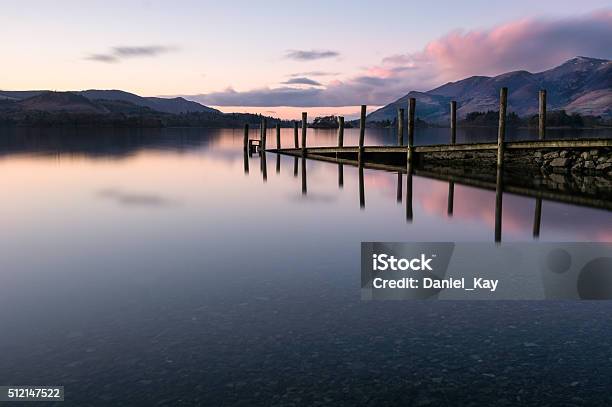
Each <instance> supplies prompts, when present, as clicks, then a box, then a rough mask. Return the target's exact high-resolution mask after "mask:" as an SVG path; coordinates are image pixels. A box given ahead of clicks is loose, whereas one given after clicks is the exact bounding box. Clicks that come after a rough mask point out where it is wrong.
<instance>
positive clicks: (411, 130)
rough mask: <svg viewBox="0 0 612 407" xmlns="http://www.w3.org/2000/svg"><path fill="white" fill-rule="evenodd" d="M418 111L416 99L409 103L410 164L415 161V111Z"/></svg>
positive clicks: (411, 99)
mask: <svg viewBox="0 0 612 407" xmlns="http://www.w3.org/2000/svg"><path fill="white" fill-rule="evenodd" d="M415 110H416V99H415V98H410V100H409V101H408V157H407V159H408V162H410V163H412V162H413V161H414V151H413V150H414V148H413V147H414V111H415Z"/></svg>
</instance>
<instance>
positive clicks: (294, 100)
mask: <svg viewBox="0 0 612 407" xmlns="http://www.w3.org/2000/svg"><path fill="white" fill-rule="evenodd" d="M609 38H612V10H602V11H598V12H594V13H590V14H586V15H582V16H573V17H569V18H563V19H535V18H534V19H521V20H517V21H512V22H508V23H505V24H502V25H498V26H495V27H492V28H489V29H485V30H473V31H453V32H450V33H448V34H447V35H445V36H442V37H440V38H438V39H436V40H433V41H431V42H430V43H429V44H427V45H426V46H425V47H424V48H423V49H422V50H421V51H419V52H415V53H405V54H397V55H390V56H388V57H386V58H384V59H383V60H382V61H381V63H380V64H379V65H376V66H371V67H369V68H367V69H365V70H364V71H362V72H360V73H359V74H357V75H355V76H353V77H352V78H349V79H346V80H342V81H340V80H333V81H330V82H329V83H328V84H327V85H326V86H325V87H317V88H301V89H298V88H293V87H287V86H284V87H280V88H260V89H254V90H250V91H246V92H237V91H235V90H233V89H231V88H230V89H228V90H226V91H221V92H213V93H209V94H205V95H195V96H188V98H190V99H193V100H197V101H199V102H202V103H204V104H211V105H217V106H295V107H298V106H299V107H315V106H350V105H359V104H364V103H365V104H369V105H383V104H386V103H389V102H391V101H393V100H395V99H397V98H399V97H401V96H403V95H404V94H406V93H408V92H409V91H411V90H419V91H425V90H429V89H432V88H434V87H436V86H439V85H441V84H443V83H445V82H448V81H455V80H459V79H463V78H465V77H467V76H471V75H496V74H500V73H503V72H507V71H511V70H518V69H526V70H530V71H532V72H537V71H541V70H544V69H548V68H552V67H554V66H556V65H559V64H560V63H562V62H564V61H566V60H568V59H570V58H573V57H575V56H578V55H583V56H589V57H596V58H606V59H610V58H612V48H611V47H610V44H609V42H610V41H609ZM319 52H322V51H319ZM310 76H313V75H310ZM304 77H306V76H305V75H304ZM287 82H289V81H287ZM287 84H288V83H284V84H283V85H287Z"/></svg>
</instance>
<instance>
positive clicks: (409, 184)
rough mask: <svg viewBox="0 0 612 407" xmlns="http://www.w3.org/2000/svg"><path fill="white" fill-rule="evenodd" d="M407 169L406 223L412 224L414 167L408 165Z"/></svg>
mask: <svg viewBox="0 0 612 407" xmlns="http://www.w3.org/2000/svg"><path fill="white" fill-rule="evenodd" d="M406 169H407V173H406V221H407V222H412V218H413V213H412V165H411V164H410V163H408V166H407V167H406Z"/></svg>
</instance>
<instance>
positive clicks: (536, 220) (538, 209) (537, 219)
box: [533, 198, 542, 239]
mask: <svg viewBox="0 0 612 407" xmlns="http://www.w3.org/2000/svg"><path fill="white" fill-rule="evenodd" d="M541 221H542V198H536V204H535V214H534V217H533V237H534V238H535V239H537V238H539V237H540V223H541Z"/></svg>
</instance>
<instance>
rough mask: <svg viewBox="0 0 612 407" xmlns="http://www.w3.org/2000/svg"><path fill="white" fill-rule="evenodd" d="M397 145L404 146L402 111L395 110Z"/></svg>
mask: <svg viewBox="0 0 612 407" xmlns="http://www.w3.org/2000/svg"><path fill="white" fill-rule="evenodd" d="M397 145H398V146H403V145H404V109H397Z"/></svg>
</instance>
